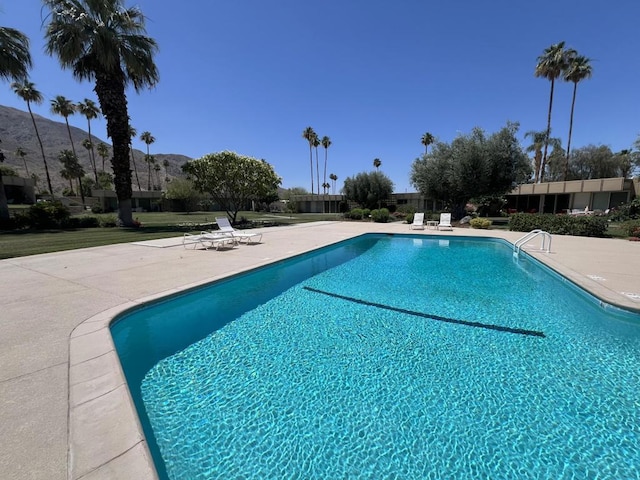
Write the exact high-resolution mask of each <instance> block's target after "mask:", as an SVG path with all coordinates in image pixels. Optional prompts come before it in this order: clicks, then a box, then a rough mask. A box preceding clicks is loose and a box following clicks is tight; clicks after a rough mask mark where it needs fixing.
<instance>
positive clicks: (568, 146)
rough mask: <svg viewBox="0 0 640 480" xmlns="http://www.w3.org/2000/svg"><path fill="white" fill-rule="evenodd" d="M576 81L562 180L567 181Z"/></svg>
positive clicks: (574, 89)
mask: <svg viewBox="0 0 640 480" xmlns="http://www.w3.org/2000/svg"><path fill="white" fill-rule="evenodd" d="M577 89H578V82H573V98H572V99H571V116H570V117H569V138H568V139H567V158H566V160H565V163H564V181H565V182H566V181H567V176H568V175H569V153H570V152H571V132H573V107H575V105H576V90H577Z"/></svg>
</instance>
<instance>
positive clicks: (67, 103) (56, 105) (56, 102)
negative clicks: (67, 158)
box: [51, 95, 78, 158]
mask: <svg viewBox="0 0 640 480" xmlns="http://www.w3.org/2000/svg"><path fill="white" fill-rule="evenodd" d="M51 113H55V114H56V115H61V116H63V117H64V123H66V124H67V133H68V134H69V141H70V142H71V151H72V152H73V154H74V155H75V156H76V158H78V155H77V154H76V147H75V146H74V145H73V138H72V137H71V127H70V126H69V117H70V116H71V115H73V114H74V113H76V106H75V104H74V103H73V102H72V101H71V100H69V99H68V98H66V97H64V96H62V95H56V98H54V99H53V100H51Z"/></svg>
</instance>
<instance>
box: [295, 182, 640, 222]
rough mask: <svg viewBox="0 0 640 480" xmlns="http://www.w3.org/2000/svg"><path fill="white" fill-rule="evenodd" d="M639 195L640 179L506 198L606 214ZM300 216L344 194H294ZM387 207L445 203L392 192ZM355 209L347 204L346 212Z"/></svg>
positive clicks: (517, 204) (533, 206) (332, 207)
mask: <svg viewBox="0 0 640 480" xmlns="http://www.w3.org/2000/svg"><path fill="white" fill-rule="evenodd" d="M636 195H640V179H638V178H635V179H633V180H631V179H625V178H622V177H619V178H597V179H593V180H572V181H569V182H547V183H535V184H533V183H527V184H522V185H518V186H517V187H516V188H515V189H514V190H513V191H511V192H510V193H508V194H507V195H506V199H507V206H506V208H507V209H508V211H510V212H512V213H514V212H531V213H564V212H567V211H571V210H584V209H585V208H586V207H588V209H589V210H591V211H603V212H604V211H605V210H607V209H612V208H616V207H618V206H620V205H622V204H623V203H627V202H629V201H631V199H633V198H634V197H635V196H636ZM293 201H295V202H296V203H297V208H298V212H300V213H334V212H339V211H340V210H339V208H340V207H339V205H340V204H341V202H346V200H345V198H344V196H343V195H309V194H307V195H297V196H295V197H294V198H293ZM386 204H387V205H396V206H400V205H408V206H412V207H414V208H415V210H416V211H418V212H420V211H423V212H426V211H441V210H444V208H445V206H444V203H443V202H442V201H440V200H437V199H433V198H428V197H425V196H424V195H422V194H420V193H394V194H392V195H391V197H390V198H389V199H388V200H387V201H386ZM353 207H356V205H355V204H351V203H350V204H349V205H348V209H351V208H353Z"/></svg>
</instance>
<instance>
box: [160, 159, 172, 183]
mask: <svg viewBox="0 0 640 480" xmlns="http://www.w3.org/2000/svg"><path fill="white" fill-rule="evenodd" d="M169 165H170V164H169V160H167V159H166V158H165V159H164V160H163V161H162V166H163V167H164V183H165V185H166V184H167V183H169V172H168V171H167V169H168V168H169Z"/></svg>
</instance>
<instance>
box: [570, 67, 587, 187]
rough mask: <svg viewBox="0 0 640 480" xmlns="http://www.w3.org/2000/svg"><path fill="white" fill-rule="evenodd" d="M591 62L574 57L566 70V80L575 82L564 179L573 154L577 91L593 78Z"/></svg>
mask: <svg viewBox="0 0 640 480" xmlns="http://www.w3.org/2000/svg"><path fill="white" fill-rule="evenodd" d="M589 62H590V60H589V59H588V58H587V57H585V56H583V55H574V56H572V57H571V58H570V59H569V63H568V65H567V68H566V70H565V71H564V80H565V81H566V82H573V97H572V99H571V117H570V120H569V138H568V139H567V155H566V162H565V168H564V179H565V180H566V179H567V175H568V174H569V153H570V152H571V133H572V132H573V110H574V107H575V105H576V90H577V89H578V83H580V82H581V81H582V80H585V79H587V78H591V73H592V69H591V64H590V63H589Z"/></svg>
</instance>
